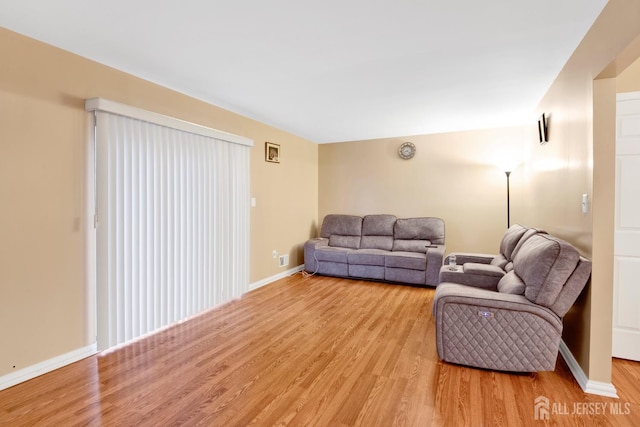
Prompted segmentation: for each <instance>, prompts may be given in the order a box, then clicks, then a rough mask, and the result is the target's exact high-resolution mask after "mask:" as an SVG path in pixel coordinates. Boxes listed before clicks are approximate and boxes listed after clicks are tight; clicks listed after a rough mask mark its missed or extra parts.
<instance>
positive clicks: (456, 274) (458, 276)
mask: <svg viewBox="0 0 640 427" xmlns="http://www.w3.org/2000/svg"><path fill="white" fill-rule="evenodd" d="M504 274H505V272H504V270H502V269H501V268H500V267H498V266H495V265H490V264H482V263H477V262H467V263H465V264H464V265H463V266H462V267H460V266H458V267H457V268H456V269H455V270H449V268H448V267H447V266H446V264H445V266H444V267H443V268H442V269H441V270H440V277H439V283H458V284H461V285H466V286H471V287H474V288H481V289H487V290H490V291H496V290H498V282H499V281H500V279H502V277H503V276H504Z"/></svg>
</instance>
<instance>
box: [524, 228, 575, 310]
mask: <svg viewBox="0 0 640 427" xmlns="http://www.w3.org/2000/svg"><path fill="white" fill-rule="evenodd" d="M579 260H580V254H579V253H578V251H577V250H576V249H575V248H574V247H573V246H571V245H570V244H569V243H567V242H565V241H564V240H562V239H559V238H557V237H554V236H550V235H548V234H534V235H533V236H531V237H529V238H528V239H527V240H526V241H525V242H524V243H523V244H522V246H521V247H520V248H519V250H518V251H517V253H516V254H515V259H514V260H513V267H514V271H515V273H516V274H517V275H518V276H519V277H520V278H521V279H522V281H523V282H524V284H525V291H524V295H525V296H526V297H527V299H529V301H531V302H534V303H536V304H539V305H542V306H545V307H550V306H551V305H553V303H554V302H555V301H556V299H557V298H558V295H559V294H560V292H561V291H562V287H563V286H564V284H565V283H566V282H567V280H568V279H569V277H570V276H571V274H572V273H573V271H574V270H575V269H576V266H577V265H578V261H579Z"/></svg>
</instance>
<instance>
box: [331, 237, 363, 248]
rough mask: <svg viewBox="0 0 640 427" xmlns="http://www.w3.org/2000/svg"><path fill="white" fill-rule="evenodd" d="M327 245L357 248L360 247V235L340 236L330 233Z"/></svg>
mask: <svg viewBox="0 0 640 427" xmlns="http://www.w3.org/2000/svg"><path fill="white" fill-rule="evenodd" d="M329 246H333V247H338V248H349V249H358V248H359V247H360V236H341V235H339V234H332V235H331V236H329Z"/></svg>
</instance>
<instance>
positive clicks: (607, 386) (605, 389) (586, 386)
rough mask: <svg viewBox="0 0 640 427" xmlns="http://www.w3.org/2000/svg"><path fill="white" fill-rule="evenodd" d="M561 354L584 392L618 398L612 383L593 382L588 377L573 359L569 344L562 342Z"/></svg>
mask: <svg viewBox="0 0 640 427" xmlns="http://www.w3.org/2000/svg"><path fill="white" fill-rule="evenodd" d="M560 354H561V355H562V358H563V359H564V361H565V362H567V366H569V370H571V373H572V374H573V377H574V378H575V379H576V381H577V382H578V385H579V386H580V387H581V388H582V391H584V392H585V393H589V394H597V395H599V396H606V397H615V398H618V393H617V391H616V388H615V386H614V385H613V384H612V383H602V382H599V381H591V380H590V379H589V378H588V377H587V375H586V374H585V373H584V371H583V370H582V367H581V366H580V364H579V363H578V361H577V360H576V358H575V357H573V354H572V353H571V350H569V347H567V344H565V342H564V340H560Z"/></svg>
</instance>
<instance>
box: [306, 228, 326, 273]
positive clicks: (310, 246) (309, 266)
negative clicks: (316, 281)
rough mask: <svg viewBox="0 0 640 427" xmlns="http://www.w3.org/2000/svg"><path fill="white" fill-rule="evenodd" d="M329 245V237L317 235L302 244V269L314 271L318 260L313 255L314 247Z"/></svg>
mask: <svg viewBox="0 0 640 427" xmlns="http://www.w3.org/2000/svg"><path fill="white" fill-rule="evenodd" d="M326 246H329V239H326V238H323V237H317V238H315V239H309V240H307V241H306V242H305V244H304V269H305V270H306V271H308V272H309V273H315V272H316V271H317V270H318V261H317V260H316V257H315V252H316V249H318V248H321V247H326Z"/></svg>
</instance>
